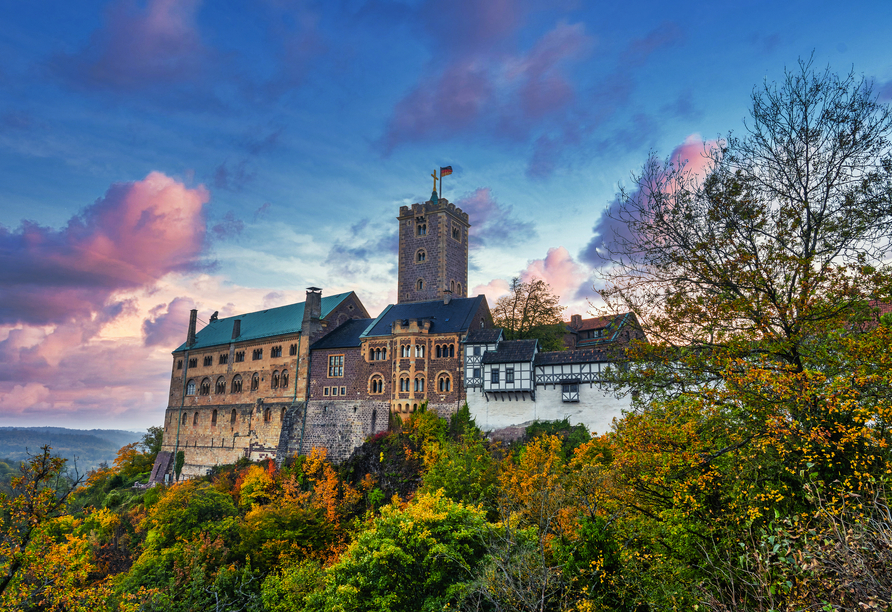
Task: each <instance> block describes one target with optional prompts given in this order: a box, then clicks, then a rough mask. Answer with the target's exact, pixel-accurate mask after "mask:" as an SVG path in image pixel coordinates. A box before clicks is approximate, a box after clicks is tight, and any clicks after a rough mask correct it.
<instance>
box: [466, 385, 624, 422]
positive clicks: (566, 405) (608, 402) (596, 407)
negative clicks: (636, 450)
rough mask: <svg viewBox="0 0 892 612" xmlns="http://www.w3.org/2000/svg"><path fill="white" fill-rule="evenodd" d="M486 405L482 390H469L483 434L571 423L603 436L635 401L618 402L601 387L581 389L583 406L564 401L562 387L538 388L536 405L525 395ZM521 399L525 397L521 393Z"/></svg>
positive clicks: (580, 400)
mask: <svg viewBox="0 0 892 612" xmlns="http://www.w3.org/2000/svg"><path fill="white" fill-rule="evenodd" d="M493 395H496V394H490V400H489V401H486V398H485V397H484V395H483V391H482V390H481V389H479V388H478V389H468V408H469V409H470V411H471V416H472V417H474V420H475V421H476V422H477V426H478V427H480V429H482V430H483V431H493V430H496V429H502V428H504V427H511V426H513V425H520V424H522V423H526V422H529V421H535V420H539V421H561V420H563V419H568V420H569V421H570V424H571V425H576V424H578V423H582V424H583V425H585V426H586V427H587V428H588V429H589V431H592V432H597V433H599V434H602V433H606V432H607V431H609V430H610V427H611V423H612V422H613V419H614V418H616V419H620V418H622V413H623V410H628V409H629V408H630V406H631V397H630V396H629V395H626V396H625V397H623V398H621V399H617V398H616V397H615V396H614V395H613V394H612V393H611V392H609V391H608V390H607V388H606V387H601V386H600V385H598V384H597V383H593V384H591V385H589V384H588V383H583V384H580V385H579V402H563V401H561V385H556V386H554V385H547V386H543V385H538V386H537V387H536V401H533V400H532V399H530V396H529V394H528V393H527V394H524V396H525V399H522V400H519V399H515V397H514V394H513V393H512V394H510V395H511V400H510V401H509V400H508V397H507V396H508V394H498V395H500V396H501V397H500V399H499V400H494V399H493ZM517 397H518V398H519V397H521V394H520V393H518V394H517Z"/></svg>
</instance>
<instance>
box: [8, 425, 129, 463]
mask: <svg viewBox="0 0 892 612" xmlns="http://www.w3.org/2000/svg"><path fill="white" fill-rule="evenodd" d="M142 437H143V434H142V433H136V432H133V431H124V430H122V429H66V428H65V427H0V457H3V458H4V459H6V460H10V461H14V462H18V461H23V460H25V459H27V458H28V454H29V453H30V454H32V455H33V454H35V453H37V452H39V451H40V447H42V446H43V445H45V444H49V445H50V446H52V447H53V450H52V453H53V454H54V455H59V456H60V457H65V458H66V459H68V465H69V466H73V461H74V460H75V458H76V460H77V467H78V470H79V471H81V472H84V471H86V470H90V469H93V468H96V467H98V466H99V464H100V463H102V462H103V461H104V462H106V463H108V464H109V465H111V463H112V462H113V461H114V460H115V457H116V456H117V454H118V450H120V448H121V447H122V446H126V445H127V444H131V443H132V442H137V441H139V440H141V439H142Z"/></svg>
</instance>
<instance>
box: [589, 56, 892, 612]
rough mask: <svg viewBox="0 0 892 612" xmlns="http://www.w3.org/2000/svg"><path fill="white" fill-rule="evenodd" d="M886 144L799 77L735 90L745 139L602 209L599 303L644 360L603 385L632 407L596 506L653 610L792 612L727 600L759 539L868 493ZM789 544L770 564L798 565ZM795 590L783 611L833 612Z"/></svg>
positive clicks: (885, 477)
mask: <svg viewBox="0 0 892 612" xmlns="http://www.w3.org/2000/svg"><path fill="white" fill-rule="evenodd" d="M890 135H892V114H890V110H889V108H888V107H886V106H884V105H881V104H879V103H878V102H877V98H876V96H875V95H874V94H873V93H872V91H871V89H870V86H869V84H868V83H866V82H864V81H863V80H861V79H857V78H855V77H854V75H853V74H849V75H847V76H844V77H842V78H840V77H838V76H836V75H834V74H832V73H830V72H829V71H823V72H817V71H814V70H813V69H812V66H811V63H810V62H800V64H799V66H798V69H796V70H793V71H790V72H787V73H786V76H785V79H784V81H783V82H782V83H781V84H779V85H773V84H765V85H764V86H763V87H761V88H758V89H756V90H754V93H753V107H752V111H751V119H750V121H749V122H748V123H747V125H746V132H745V134H744V135H743V136H741V137H735V136H733V135H730V136H728V137H727V138H726V139H724V140H723V141H720V142H719V143H718V144H717V145H716V146H714V147H712V148H708V149H707V150H706V151H705V152H704V155H705V157H706V161H707V165H706V170H705V172H704V173H703V174H702V175H699V176H698V175H696V174H695V173H694V172H693V171H692V170H691V169H690V167H689V166H688V165H686V163H685V162H684V160H668V161H667V162H663V163H661V162H659V161H657V160H656V159H654V158H651V159H650V160H649V161H648V162H647V164H646V165H645V168H644V171H643V173H642V174H641V176H639V177H638V179H637V186H636V189H635V190H634V191H633V192H625V193H622V194H621V198H620V206H619V209H618V210H617V211H616V212H615V213H614V216H615V218H617V219H619V220H621V221H623V222H624V223H625V224H626V225H627V228H628V231H627V232H626V233H625V234H623V235H617V236H615V237H614V240H613V242H612V244H611V245H610V247H609V248H610V256H611V258H612V260H613V263H614V266H613V267H612V268H611V269H609V270H608V271H607V272H606V274H605V275H606V280H607V288H606V289H605V290H604V291H603V295H604V297H605V299H606V300H607V302H608V304H610V306H611V307H612V308H613V309H614V310H616V311H627V310H631V311H633V312H634V313H635V314H636V316H637V317H638V320H639V321H640V322H641V324H642V327H643V329H644V331H645V332H646V333H647V335H648V337H649V339H650V341H651V342H650V343H649V344H644V343H639V344H636V345H634V346H633V347H632V349H631V350H630V351H629V356H630V358H631V362H630V364H629V368H628V369H626V370H619V371H614V372H612V376H613V381H614V382H616V383H622V384H625V385H631V386H632V387H633V388H635V389H636V390H637V391H638V392H639V393H638V395H637V404H636V405H637V408H638V410H637V411H636V412H635V413H633V414H630V415H627V417H626V418H625V419H624V420H623V421H622V422H620V423H619V425H618V426H617V430H616V432H615V433H614V434H612V438H611V439H612V443H613V448H612V450H611V455H612V457H613V460H612V464H611V472H612V476H611V479H612V482H613V500H612V503H613V504H615V507H614V509H615V510H616V511H622V512H627V513H628V515H627V516H626V517H624V519H623V520H625V521H626V526H625V529H626V531H627V532H629V533H635V534H638V535H637V536H636V539H635V540H630V541H633V542H635V543H634V544H633V545H634V546H637V547H638V551H639V552H640V554H641V557H640V558H645V557H644V555H645V554H648V551H657V552H656V554H654V555H653V556H651V557H650V558H648V561H647V563H648V565H647V567H649V568H651V569H650V570H649V571H654V568H657V570H658V571H659V572H660V573H661V575H664V576H666V577H667V579H666V581H665V582H666V583H667V588H666V591H665V592H666V593H671V597H676V596H681V595H678V593H679V592H686V593H687V595H686V597H690V596H691V594H692V593H696V590H697V589H698V588H700V589H704V592H708V593H709V595H708V596H705V599H706V600H715V599H716V598H718V599H721V596H720V595H721V594H722V593H725V594H727V593H732V594H734V596H735V597H738V599H737V600H736V601H734V600H733V597H732V598H731V599H730V600H725V601H724V603H725V604H727V605H728V606H730V607H738V608H747V609H749V608H752V609H759V608H758V606H759V605H761V604H759V603H758V602H759V601H768V600H769V598H767V597H766V598H765V599H760V598H761V597H762V596H763V595H765V593H764V592H760V591H759V589H762V590H763V591H764V590H765V589H770V593H768V595H771V596H772V598H770V601H772V602H773V603H772V604H771V606H772V607H774V608H777V609H781V608H784V607H785V606H787V605H789V606H790V608H789V609H794V608H795V609H798V607H797V605H796V604H795V602H794V601H793V599H791V597H792V595H789V594H784V593H780V591H778V590H777V588H778V587H777V585H776V584H774V583H773V582H771V580H768V581H763V582H761V583H759V584H757V585H756V586H754V587H753V588H752V589H750V590H749V591H747V592H744V591H740V590H735V589H736V588H737V587H738V586H739V585H737V586H735V584H734V583H732V582H731V581H732V580H733V579H734V577H738V578H739V577H740V576H753V575H754V574H752V573H751V572H750V569H748V567H750V568H751V567H752V566H747V565H746V564H747V563H750V562H751V560H752V559H754V558H756V557H757V556H758V555H759V554H761V553H760V552H759V551H760V550H761V548H760V546H761V544H759V543H758V540H759V537H761V536H759V534H764V535H765V537H766V538H768V537H770V538H775V537H776V534H777V533H779V532H778V531H777V530H778V527H777V525H776V524H775V521H781V520H782V519H786V518H787V517H792V518H791V520H799V521H803V528H804V529H812V528H816V527H818V526H819V523H817V522H814V523H811V524H808V525H805V522H806V521H817V518H818V517H819V516H821V515H822V512H823V511H822V510H821V509H820V508H818V507H817V506H816V502H815V501H814V495H812V494H809V493H808V491H809V490H812V491H813V490H815V489H819V490H821V491H823V492H824V494H825V495H826V502H825V503H826V505H827V506H828V507H831V506H834V507H835V506H839V505H841V504H843V503H844V502H845V500H848V499H861V498H866V496H867V495H868V494H869V492H870V491H874V490H876V489H877V487H879V488H880V489H881V490H882V489H883V488H884V487H886V486H887V485H888V482H889V478H890V471H889V468H888V465H889V461H890V459H892V456H890V451H889V449H890V448H892V431H890V423H892V396H890V388H892V386H890V383H892V380H890V379H892V376H890V371H889V367H890V359H892V356H890V351H889V346H890V342H892V334H890V330H888V329H887V328H886V327H885V326H884V325H882V324H880V321H879V318H878V316H877V315H878V313H877V309H876V308H874V305H875V304H876V303H877V302H888V301H889V300H890V296H892V293H890V288H892V275H890V271H889V269H888V267H886V266H885V264H884V262H883V260H884V258H885V257H886V255H887V253H888V248H889V242H888V239H887V237H888V233H889V230H890V227H892V156H890V150H892V146H890ZM882 503H885V498H884V501H883V502H882ZM798 530H799V527H798V526H797V527H796V529H795V531H797V533H798ZM819 530H820V529H819ZM791 531H793V530H792V529H791ZM772 534H773V535H772ZM754 538H755V540H754ZM794 540H795V542H793V541H794ZM753 541H756V544H757V545H753V544H752V542H753ZM790 541H791V542H793V543H792V544H790V547H789V548H788V549H785V550H784V551H783V553H782V555H781V556H783V557H785V558H787V559H792V558H795V559H804V558H805V557H806V556H808V555H811V554H812V553H813V552H814V551H810V550H809V549H808V547H807V546H806V545H805V544H804V543H803V541H800V540H796V538H790ZM766 542H767V540H766ZM774 543H775V540H772V545H771V547H770V548H769V551H771V552H770V554H772V555H777V551H778V548H774ZM741 550H745V551H747V555H750V553H751V555H750V556H747V555H740V554H739V553H740V551H741ZM704 554H707V555H708V557H709V558H710V559H720V560H721V564H722V565H721V567H718V566H713V567H712V568H711V569H707V570H705V569H704V565H703V559H704ZM806 565H807V564H806ZM814 567H817V566H814ZM771 571H774V570H771ZM797 571H798V570H797ZM809 572H813V570H808V569H806V567H805V565H803V567H802V571H800V572H799V573H797V574H795V576H793V574H790V575H791V576H793V578H794V579H791V580H790V584H792V585H794V586H795V588H792V587H790V588H791V591H790V593H792V592H793V591H795V590H796V589H802V588H805V590H809V589H811V591H812V592H814V593H822V595H821V596H823V593H827V597H826V598H825V599H826V601H833V600H834V599H833V597H832V596H831V594H830V593H829V591H822V590H821V589H823V588H824V587H823V586H822V585H821V583H820V581H819V580H816V579H815V578H814V575H813V574H809ZM669 576H675V577H676V578H675V579H673V580H675V582H676V585H680V586H679V589H678V590H676V591H675V592H672V588H668V587H669V586H670V583H671V582H672V580H670V579H669V578H668V577H669ZM772 580H773V578H772ZM698 585H699V586H698ZM802 585H807V586H806V587H803V586H802ZM788 595H789V596H788ZM667 596H668V595H667ZM698 598H699V597H698ZM862 601H865V602H866V600H862Z"/></svg>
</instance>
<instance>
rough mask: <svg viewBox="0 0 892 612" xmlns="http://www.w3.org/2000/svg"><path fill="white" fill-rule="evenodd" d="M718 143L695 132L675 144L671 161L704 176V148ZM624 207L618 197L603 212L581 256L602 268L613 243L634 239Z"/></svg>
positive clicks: (635, 192) (590, 263)
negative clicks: (621, 216) (623, 214)
mask: <svg viewBox="0 0 892 612" xmlns="http://www.w3.org/2000/svg"><path fill="white" fill-rule="evenodd" d="M714 145H715V142H714V141H706V142H704V141H703V140H702V139H701V138H700V135H699V134H691V135H690V136H688V137H687V138H686V139H685V141H684V142H683V143H682V144H680V145H678V146H677V147H675V149H673V151H672V153H671V154H670V155H669V160H670V162H671V163H673V164H681V163H684V164H685V165H686V167H687V168H688V169H689V170H690V171H691V172H693V173H694V174H697V175H701V176H702V175H703V173H704V172H705V171H706V169H707V168H708V167H709V163H710V162H709V160H708V159H707V158H706V157H704V155H703V154H704V151H705V150H706V149H707V148H711V147H712V146H714ZM638 193H639V190H636V191H634V192H633V193H632V194H631V195H630V197H632V198H634V197H635V196H636V195H637V194H638ZM621 208H622V202H621V200H620V198H619V196H617V197H616V198H614V200H613V201H612V202H610V204H609V205H608V206H607V208H606V209H604V210H603V211H602V212H601V216H600V217H598V220H597V221H596V222H595V225H594V227H593V228H592V232H593V234H594V236H592V238H591V240H589V243H588V244H587V245H586V246H585V248H584V249H583V250H582V252H581V253H580V255H579V257H580V259H581V260H582V261H583V262H585V263H588V264H589V265H592V266H594V267H602V266H605V265H608V264H609V263H610V255H609V250H610V245H611V243H612V242H613V240H614V239H615V238H616V237H622V238H623V239H625V240H631V239H632V235H631V233H630V232H629V228H628V227H627V226H626V225H625V224H624V223H622V222H620V221H618V220H617V219H618V218H619V211H620V210H621Z"/></svg>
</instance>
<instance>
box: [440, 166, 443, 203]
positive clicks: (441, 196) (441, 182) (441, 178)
mask: <svg viewBox="0 0 892 612" xmlns="http://www.w3.org/2000/svg"><path fill="white" fill-rule="evenodd" d="M440 199H441V200H442V199H443V168H442V167H440Z"/></svg>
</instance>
